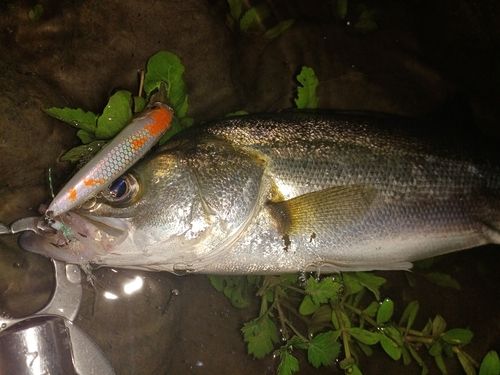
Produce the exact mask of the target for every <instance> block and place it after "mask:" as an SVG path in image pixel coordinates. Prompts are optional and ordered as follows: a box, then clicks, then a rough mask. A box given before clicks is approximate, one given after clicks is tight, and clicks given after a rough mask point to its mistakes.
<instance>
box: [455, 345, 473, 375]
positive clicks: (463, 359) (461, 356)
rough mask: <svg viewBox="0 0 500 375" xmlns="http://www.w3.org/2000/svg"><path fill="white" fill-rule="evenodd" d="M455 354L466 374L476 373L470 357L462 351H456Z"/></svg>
mask: <svg viewBox="0 0 500 375" xmlns="http://www.w3.org/2000/svg"><path fill="white" fill-rule="evenodd" d="M457 356H458V360H459V361H460V364H461V365H462V367H463V369H464V371H465V373H466V374H467V375H476V369H475V368H474V364H473V363H472V362H471V359H470V357H469V356H467V355H465V353H463V352H462V351H458V352H457Z"/></svg>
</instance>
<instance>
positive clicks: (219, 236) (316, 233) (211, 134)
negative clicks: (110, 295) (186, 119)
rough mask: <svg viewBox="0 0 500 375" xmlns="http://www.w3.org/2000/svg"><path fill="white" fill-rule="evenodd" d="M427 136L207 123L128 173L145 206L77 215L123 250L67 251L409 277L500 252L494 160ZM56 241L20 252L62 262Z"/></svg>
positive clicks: (333, 117) (116, 260)
mask: <svg viewBox="0 0 500 375" xmlns="http://www.w3.org/2000/svg"><path fill="white" fill-rule="evenodd" d="M416 125H417V126H420V130H419V129H417V128H416V127H415V126H416ZM422 126H425V124H424V125H419V123H418V122H417V121H415V120H411V119H407V118H400V117H394V116H381V115H373V114H362V113H353V114H348V113H331V112H282V113H279V114H259V115H248V116H240V117H235V118H226V119H222V120H218V121H215V122H212V123H207V124H204V125H203V126H200V127H198V128H194V129H191V130H189V131H187V132H185V133H184V134H180V135H179V137H177V139H176V140H175V141H172V142H171V143H170V144H169V145H167V146H166V147H165V148H164V149H163V150H160V151H159V152H158V153H156V154H154V155H151V156H150V157H148V158H146V159H143V160H141V161H139V162H138V163H137V164H136V165H135V166H134V167H133V168H132V169H131V172H130V173H131V174H132V175H134V176H136V177H137V181H138V182H137V183H138V184H139V185H140V196H138V197H137V199H135V198H134V199H130V201H121V202H119V203H116V202H114V201H108V200H106V198H105V195H104V197H102V198H99V199H98V200H97V202H96V205H95V206H93V207H88V208H85V209H83V208H82V209H79V210H76V211H75V212H74V214H75V215H76V214H78V215H80V216H81V217H82V223H83V222H84V221H85V220H84V219H85V217H91V218H92V220H94V223H93V224H91V223H89V224H88V225H95V226H97V227H98V228H99V224H98V221H99V220H106V225H108V226H113V225H115V224H113V223H115V222H116V223H119V224H120V225H122V227H125V228H127V233H128V236H127V238H125V239H123V238H122V237H120V240H119V241H118V240H117V241H116V242H115V243H114V247H113V248H112V249H111V250H109V249H106V251H103V250H102V249H100V248H99V247H98V245H97V244H96V248H95V249H93V248H92V246H89V241H84V239H82V240H81V245H80V242H79V237H78V233H79V228H73V233H72V234H73V237H74V240H75V241H74V242H73V243H72V245H73V246H74V248H76V249H77V250H78V252H79V253H84V252H87V254H89V255H88V258H90V259H91V260H92V262H94V263H96V264H98V265H103V266H113V267H125V268H127V267H132V268H140V269H146V270H165V271H170V272H181V273H209V274H210V273H212V274H274V273H287V272H297V271H300V270H317V269H321V271H322V272H335V271H353V270H374V269H392V270H395V269H408V268H410V267H411V263H410V262H413V261H415V260H418V259H423V258H426V257H430V256H436V255H440V254H445V253H448V252H451V251H457V250H461V249H467V248H471V247H475V246H480V245H483V244H487V243H497V244H498V243H500V235H499V231H498V228H499V227H500V167H499V164H498V159H497V158H496V157H494V156H493V155H494V154H488V153H487V152H486V149H487V147H486V146H485V145H483V144H481V147H480V148H477V149H476V148H475V147H473V146H471V145H470V143H471V142H472V140H471V139H467V140H465V142H463V143H460V142H458V141H455V140H453V139H448V138H447V139H441V138H437V139H432V138H429V136H428V133H429V132H428V127H427V128H425V127H424V128H422ZM420 133H422V134H420ZM96 221H97V222H96ZM75 223H77V221H76V220H75ZM78 223H79V222H78ZM101 230H102V231H107V229H106V228H105V227H103V228H102V229H101ZM106 233H107V232H106ZM58 235H59V234H56V235H55V236H56V237H57V236H58ZM50 241H52V242H54V238H50V236H49V235H47V236H41V235H39V234H35V233H28V234H26V235H23V237H22V239H21V244H22V246H23V247H24V248H25V249H27V250H32V251H38V252H41V251H43V253H44V254H45V255H49V256H53V257H57V256H58V253H59V252H62V253H65V252H66V253H67V251H68V249H67V248H66V247H64V246H62V247H60V248H57V249H56V248H54V246H52V245H50ZM84 244H85V245H84ZM97 250H100V252H98V251H97Z"/></svg>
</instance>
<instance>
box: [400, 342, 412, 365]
mask: <svg viewBox="0 0 500 375" xmlns="http://www.w3.org/2000/svg"><path fill="white" fill-rule="evenodd" d="M401 355H402V356H403V364H404V365H405V366H408V365H409V364H410V363H411V355H410V352H409V351H408V349H407V348H406V347H404V346H403V347H401Z"/></svg>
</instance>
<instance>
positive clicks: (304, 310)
mask: <svg viewBox="0 0 500 375" xmlns="http://www.w3.org/2000/svg"><path fill="white" fill-rule="evenodd" d="M318 309H319V305H318V304H316V303H314V302H313V300H312V298H311V296H310V295H305V296H304V299H303V300H302V302H301V304H300V306H299V313H300V314H302V315H309V314H312V313H314V312H315V311H316V310H318Z"/></svg>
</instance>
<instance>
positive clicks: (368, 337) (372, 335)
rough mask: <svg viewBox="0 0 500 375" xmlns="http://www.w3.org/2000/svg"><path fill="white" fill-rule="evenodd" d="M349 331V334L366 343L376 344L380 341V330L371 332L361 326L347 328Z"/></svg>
mask: <svg viewBox="0 0 500 375" xmlns="http://www.w3.org/2000/svg"><path fill="white" fill-rule="evenodd" d="M347 333H349V335H351V336H352V337H353V338H355V339H356V340H358V341H361V342H362V343H363V344H366V345H375V344H376V343H377V342H379V341H380V333H379V332H370V331H367V330H366V329H363V328H360V327H353V328H349V329H348V330H347Z"/></svg>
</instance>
